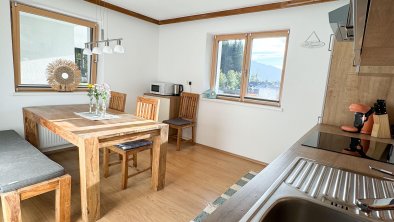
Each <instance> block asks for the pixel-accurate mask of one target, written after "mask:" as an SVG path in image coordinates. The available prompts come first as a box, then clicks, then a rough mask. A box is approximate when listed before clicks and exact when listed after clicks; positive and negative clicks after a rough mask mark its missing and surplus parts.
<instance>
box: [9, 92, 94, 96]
mask: <svg viewBox="0 0 394 222" xmlns="http://www.w3.org/2000/svg"><path fill="white" fill-rule="evenodd" d="M12 95H13V96H60V95H61V96H78V95H87V92H14V93H13V94H12Z"/></svg>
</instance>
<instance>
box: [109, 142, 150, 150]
mask: <svg viewBox="0 0 394 222" xmlns="http://www.w3.org/2000/svg"><path fill="white" fill-rule="evenodd" d="M151 144H152V141H149V140H136V141H131V142H127V143H122V144H118V145H116V147H118V148H120V149H122V150H131V149H136V148H138V147H143V146H149V145H151Z"/></svg>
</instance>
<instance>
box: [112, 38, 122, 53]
mask: <svg viewBox="0 0 394 222" xmlns="http://www.w3.org/2000/svg"><path fill="white" fill-rule="evenodd" d="M114 52H116V53H120V54H122V53H124V48H123V46H122V43H121V41H120V40H118V41H117V43H116V45H115V47H114Z"/></svg>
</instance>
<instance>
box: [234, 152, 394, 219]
mask: <svg viewBox="0 0 394 222" xmlns="http://www.w3.org/2000/svg"><path fill="white" fill-rule="evenodd" d="M389 197H394V182H393V181H389V180H383V179H381V178H373V177H369V176H366V175H362V174H359V173H355V172H350V171H347V170H344V169H338V168H334V167H331V166H327V165H324V164H321V163H318V162H316V161H313V160H308V159H304V158H298V159H296V160H295V161H294V162H293V163H292V164H291V165H290V166H289V167H288V169H287V170H285V172H283V173H282V175H281V176H279V178H278V179H277V180H276V181H275V182H274V183H273V185H272V186H271V187H270V188H269V189H268V190H267V192H266V193H265V194H264V195H263V196H262V197H261V198H260V199H259V200H258V201H257V203H256V204H255V205H254V206H253V207H252V208H251V209H250V210H249V211H248V212H247V213H246V214H245V216H244V217H243V218H242V219H241V221H244V222H246V221H256V222H257V221H259V222H261V221H262V222H270V221H275V222H287V221H293V222H297V221H303V222H308V221H319V222H325V221H327V222H328V221H330V222H331V221H341V222H342V221H344V222H347V221H349V222H356V221H362V222H364V221H394V211H390V210H385V211H379V212H378V211H375V212H372V213H370V214H367V213H364V212H362V211H360V210H359V209H358V208H357V207H356V200H357V199H363V198H389Z"/></svg>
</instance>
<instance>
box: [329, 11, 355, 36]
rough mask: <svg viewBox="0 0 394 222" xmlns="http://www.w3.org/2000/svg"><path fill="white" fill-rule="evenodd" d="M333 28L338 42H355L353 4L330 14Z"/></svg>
mask: <svg viewBox="0 0 394 222" xmlns="http://www.w3.org/2000/svg"><path fill="white" fill-rule="evenodd" d="M328 16H329V21H330V25H331V28H332V30H333V32H334V35H335V38H336V40H337V41H353V39H354V35H353V15H352V6H351V4H347V5H344V6H342V7H340V8H338V9H335V10H334V11H331V12H329V13H328Z"/></svg>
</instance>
